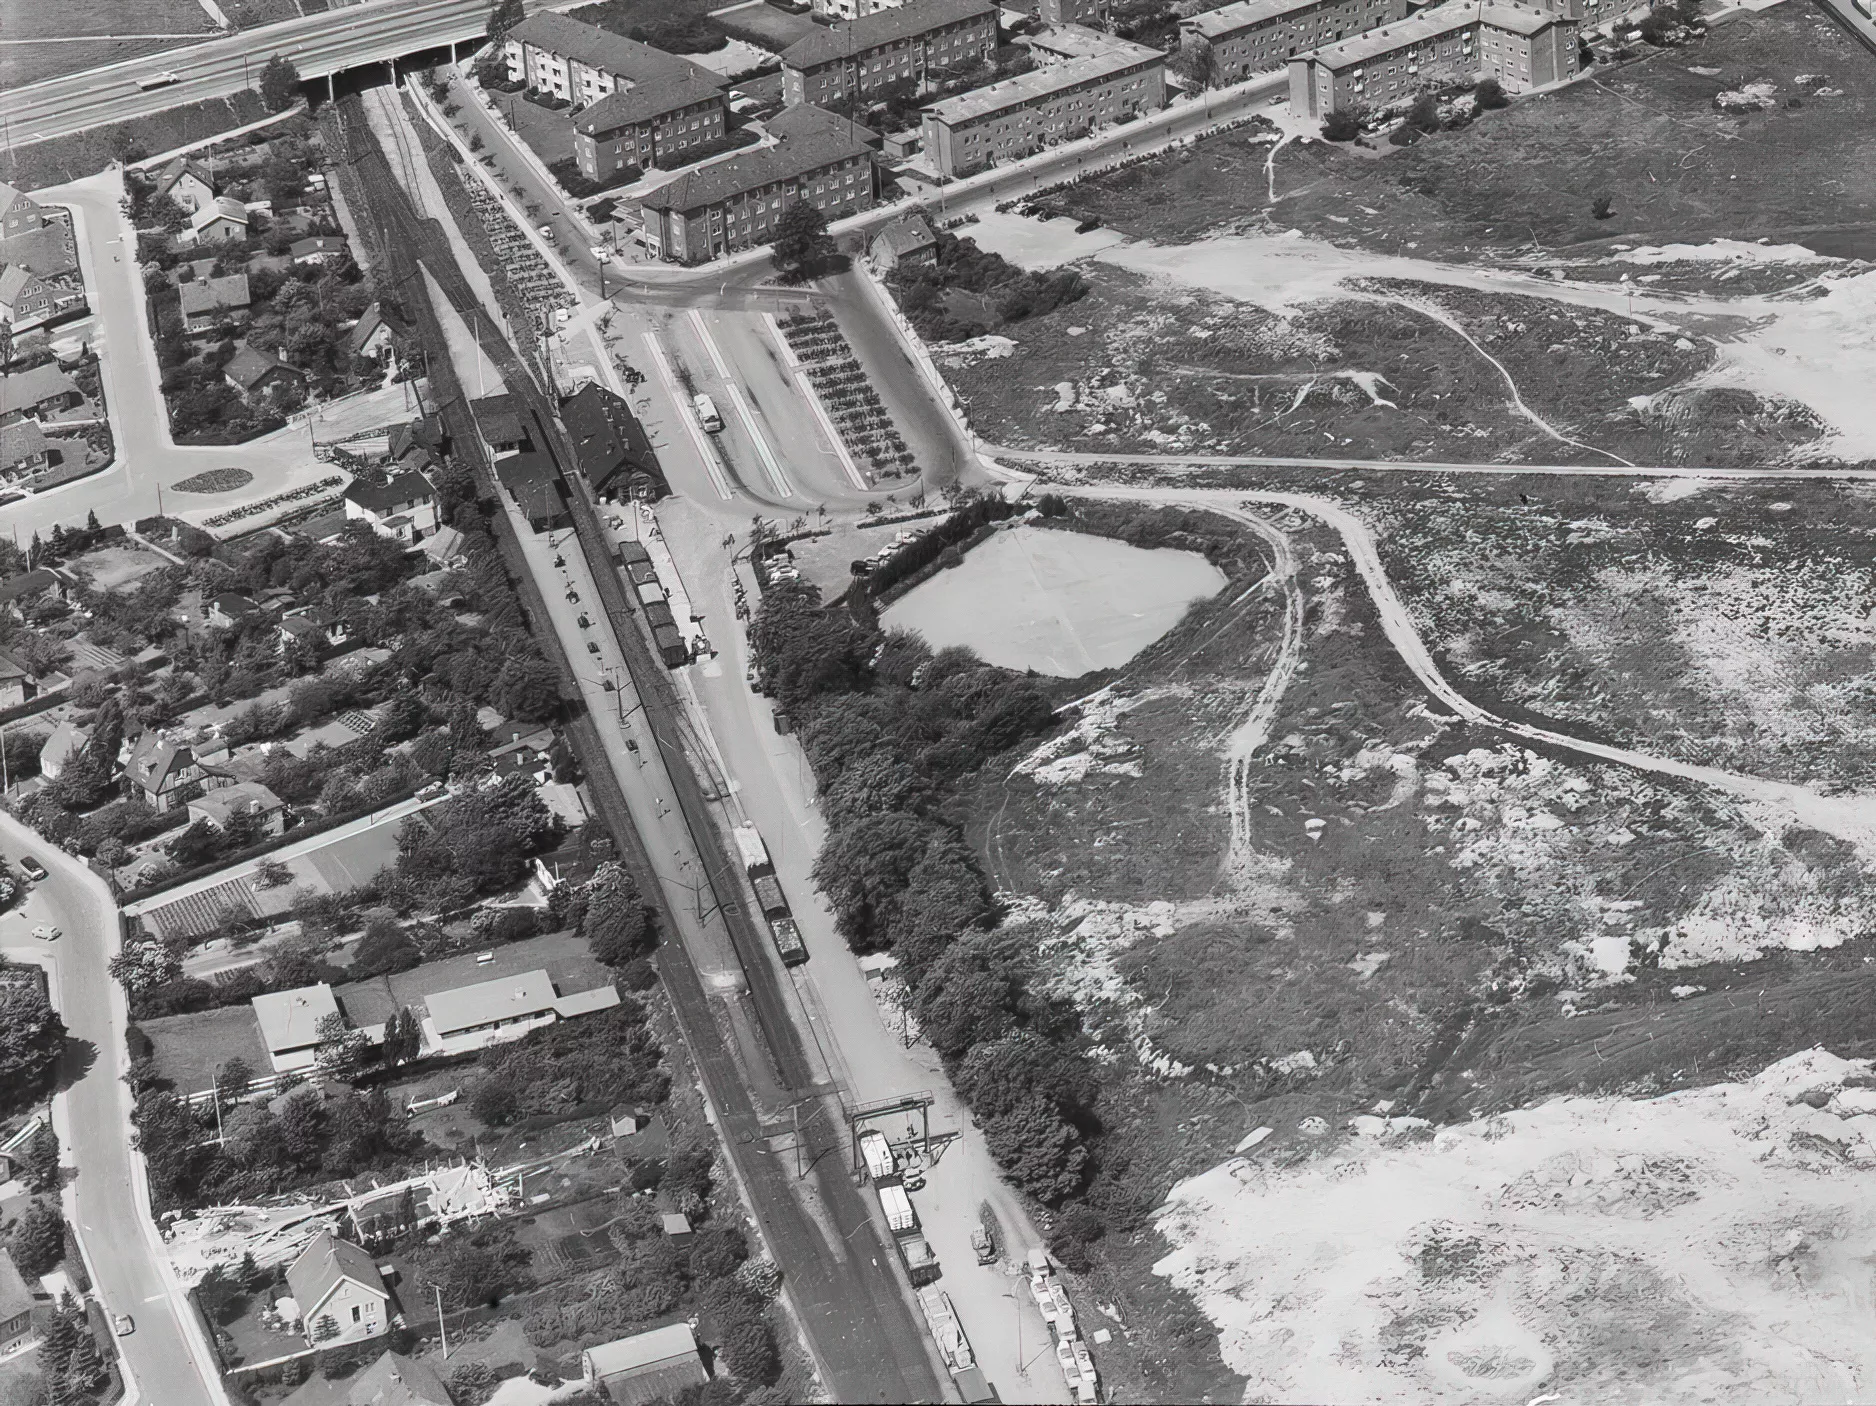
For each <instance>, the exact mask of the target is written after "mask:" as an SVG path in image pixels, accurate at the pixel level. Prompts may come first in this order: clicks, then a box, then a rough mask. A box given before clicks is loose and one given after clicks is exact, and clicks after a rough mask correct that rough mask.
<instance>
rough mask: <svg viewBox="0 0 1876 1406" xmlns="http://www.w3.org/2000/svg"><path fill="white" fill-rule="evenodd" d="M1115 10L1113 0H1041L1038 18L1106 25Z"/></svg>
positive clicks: (1043, 20)
mask: <svg viewBox="0 0 1876 1406" xmlns="http://www.w3.org/2000/svg"><path fill="white" fill-rule="evenodd" d="M1113 10H1114V6H1113V0H1040V4H1039V7H1038V9H1037V14H1036V18H1037V19H1039V20H1041V21H1042V22H1043V23H1044V24H1090V25H1104V24H1106V23H1107V22H1108V20H1109V18H1110V17H1111V16H1112V14H1113Z"/></svg>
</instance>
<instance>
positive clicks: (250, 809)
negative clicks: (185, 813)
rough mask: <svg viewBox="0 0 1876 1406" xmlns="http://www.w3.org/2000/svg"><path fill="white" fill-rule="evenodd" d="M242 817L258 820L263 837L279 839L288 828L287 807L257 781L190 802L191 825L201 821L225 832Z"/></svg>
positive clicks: (211, 793) (205, 795) (238, 784)
mask: <svg viewBox="0 0 1876 1406" xmlns="http://www.w3.org/2000/svg"><path fill="white" fill-rule="evenodd" d="M244 816H253V817H255V818H256V819H258V820H259V821H260V828H261V833H262V834H264V835H278V834H279V833H280V832H281V831H283V830H285V829H286V828H287V803H286V802H285V801H283V800H281V799H280V797H278V796H276V795H275V794H274V793H273V792H272V791H271V790H269V789H268V788H267V787H265V786H263V785H262V784H261V783H260V782H258V781H237V782H235V784H234V785H232V786H223V787H221V788H220V789H218V790H214V791H209V792H206V793H205V794H203V795H200V796H197V797H196V798H195V799H194V800H193V801H190V802H189V823H190V824H191V825H193V824H195V822H196V821H198V820H200V821H205V822H207V823H208V824H210V825H212V826H214V827H215V828H216V829H217V830H226V829H227V828H228V826H229V825H230V824H232V823H233V822H234V821H236V820H238V819H241V818H242V817H244Z"/></svg>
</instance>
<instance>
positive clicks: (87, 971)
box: [0, 812, 227, 1406]
mask: <svg viewBox="0 0 1876 1406" xmlns="http://www.w3.org/2000/svg"><path fill="white" fill-rule="evenodd" d="M0 852H4V854H5V856H6V858H7V859H8V860H10V861H17V860H18V859H19V857H20V855H22V854H28V853H30V854H32V855H34V856H35V857H36V858H38V859H39V861H40V862H41V863H43V864H44V865H45V866H46V869H47V871H48V877H47V878H46V879H45V880H44V881H43V882H42V883H40V884H39V885H38V886H37V887H36V888H34V889H33V891H32V893H31V895H30V897H28V898H27V899H26V900H25V901H24V902H23V903H22V904H21V905H20V907H19V908H18V909H15V910H13V911H11V912H9V913H8V914H6V915H5V916H4V917H0V932H4V934H5V939H4V940H5V941H6V943H7V945H9V946H16V947H17V946H21V945H25V944H29V943H31V942H32V941H33V939H32V938H31V937H29V936H27V933H28V932H29V930H30V928H31V927H32V926H33V925H35V924H38V923H49V924H53V925H56V926H57V927H60V928H63V929H64V932H65V935H64V937H63V938H61V939H60V940H59V941H58V942H56V943H53V944H50V945H41V946H42V954H43V955H42V957H41V960H46V959H48V958H49V960H46V965H47V966H48V968H49V970H50V973H51V977H52V988H53V992H54V999H55V1000H56V1002H57V1003H58V1006H59V1013H60V1016H61V1017H62V1018H63V1020H64V1021H65V1027H66V1030H67V1032H68V1037H67V1044H66V1049H67V1054H66V1067H65V1070H64V1078H65V1080H67V1081H69V1083H68V1084H67V1086H66V1087H64V1088H63V1090H62V1091H61V1092H60V1093H59V1095H58V1096H57V1097H56V1098H55V1099H54V1101H53V1126H54V1127H55V1128H57V1130H58V1134H59V1140H60V1144H61V1146H60V1151H61V1156H62V1159H63V1161H64V1162H65V1164H66V1165H68V1166H74V1165H75V1166H76V1168H77V1175H76V1177H75V1178H74V1179H73V1180H72V1181H71V1183H70V1185H69V1186H68V1188H67V1191H66V1198H65V1202H66V1204H65V1214H66V1216H67V1217H68V1218H69V1219H70V1220H71V1222H72V1225H73V1228H74V1229H75V1230H76V1232H77V1234H78V1239H79V1244H80V1246H81V1248H82V1249H83V1252H84V1256H85V1263H86V1265H87V1266H88V1267H89V1269H90V1272H91V1279H92V1287H93V1293H94V1294H95V1296H96V1297H97V1298H98V1299H99V1301H100V1302H102V1303H103V1305H104V1307H105V1309H106V1311H107V1312H110V1313H127V1314H129V1315H130V1316H131V1317H132V1318H133V1319H134V1320H135V1323H136V1331H135V1332H134V1333H132V1334H131V1335H130V1336H129V1337H126V1338H119V1339H118V1340H117V1346H118V1349H119V1351H120V1352H121V1353H122V1355H123V1363H124V1365H125V1366H126V1367H127V1368H128V1374H129V1377H130V1387H129V1393H128V1396H127V1400H130V1401H136V1400H143V1401H157V1402H161V1403H162V1406H220V1403H222V1402H225V1401H226V1400H227V1398H226V1396H225V1395H224V1393H223V1392H222V1389H221V1381H220V1377H219V1376H218V1374H217V1373H216V1370H215V1366H214V1362H215V1358H214V1354H213V1352H212V1350H211V1349H210V1347H209V1345H208V1343H207V1342H206V1341H205V1340H204V1338H203V1337H202V1334H201V1332H200V1329H199V1328H198V1326H197V1321H196V1319H195V1317H194V1315H193V1314H192V1313H190V1312H189V1310H188V1309H187V1308H186V1307H185V1306H184V1304H183V1300H182V1296H181V1294H180V1293H179V1292H178V1291H177V1289H176V1286H175V1282H174V1280H173V1279H172V1278H171V1276H170V1273H169V1267H168V1262H167V1257H166V1255H165V1254H164V1251H163V1248H162V1242H161V1241H160V1240H159V1239H158V1237H157V1233H156V1227H155V1225H154V1224H153V1223H152V1222H151V1220H150V1218H149V1214H148V1208H149V1187H148V1184H147V1182H146V1180H145V1177H144V1171H143V1159H142V1158H141V1157H139V1156H138V1155H137V1154H136V1152H135V1151H134V1150H133V1149H132V1148H131V1145H130V1141H131V1128H130V1104H131V1099H130V1089H129V1086H128V1085H126V1084H125V1083H124V1075H125V1074H126V1073H127V1072H128V1069H129V1064H130V1059H129V1052H128V1050H127V1048H126V1046H125V1044H124V1027H125V1025H126V1024H127V1023H128V1020H129V1015H128V1012H127V1011H126V1009H125V1001H124V993H123V989H122V988H121V987H120V986H118V984H117V983H116V982H115V981H113V980H112V979H111V974H110V971H109V963H110V960H111V958H112V957H113V956H114V955H115V954H116V952H117V950H118V945H119V926H118V913H117V905H116V904H115V903H114V902H112V900H111V896H110V893H109V891H108V890H107V889H106V888H105V886H104V882H103V880H101V879H99V878H98V877H97V876H96V875H95V874H93V873H92V872H91V871H90V870H89V869H87V868H86V867H85V866H84V864H83V863H82V862H80V861H79V860H77V859H74V858H72V857H71V856H70V855H67V854H65V853H63V852H61V851H60V850H58V849H56V848H54V847H53V846H51V845H48V844H46V843H45V842H44V841H43V840H41V839H40V838H39V837H38V836H37V835H35V834H34V833H33V832H32V831H31V830H29V829H27V828H26V827H25V826H24V825H21V824H20V823H19V822H18V821H17V820H15V819H14V818H13V817H12V816H10V815H7V814H5V813H4V812H0Z"/></svg>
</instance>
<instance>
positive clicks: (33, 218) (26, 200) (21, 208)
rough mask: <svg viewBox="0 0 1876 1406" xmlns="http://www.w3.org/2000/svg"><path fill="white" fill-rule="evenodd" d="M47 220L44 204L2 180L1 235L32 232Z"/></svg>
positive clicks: (7, 235)
mask: <svg viewBox="0 0 1876 1406" xmlns="http://www.w3.org/2000/svg"><path fill="white" fill-rule="evenodd" d="M45 222H46V211H45V207H44V206H43V205H41V204H40V203H39V202H38V201H37V200H34V199H33V198H32V197H31V196H30V195H28V194H27V193H26V192H25V191H23V190H19V189H16V188H15V187H13V186H10V185H8V184H7V183H6V182H5V181H0V237H4V238H7V239H11V238H12V237H13V236H14V235H16V234H30V233H32V231H34V230H36V229H38V228H39V227H40V226H41V225H43V224H44V223H45Z"/></svg>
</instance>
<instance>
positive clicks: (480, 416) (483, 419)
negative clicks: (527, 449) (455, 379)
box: [469, 393, 528, 450]
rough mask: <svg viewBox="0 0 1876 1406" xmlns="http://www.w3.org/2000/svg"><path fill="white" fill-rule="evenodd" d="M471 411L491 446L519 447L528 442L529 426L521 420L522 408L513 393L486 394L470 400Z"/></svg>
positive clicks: (483, 436) (477, 425)
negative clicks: (480, 397)
mask: <svg viewBox="0 0 1876 1406" xmlns="http://www.w3.org/2000/svg"><path fill="white" fill-rule="evenodd" d="M469 413H470V414H471V415H473V416H474V417H475V422H476V428H477V429H478V430H480V431H481V432H482V438H483V439H484V440H486V441H487V442H488V445H489V448H491V449H495V450H502V449H518V448H520V447H521V446H522V445H524V444H526V443H528V431H527V426H526V425H525V424H523V423H522V420H521V408H520V406H519V405H517V404H516V402H515V398H514V397H513V396H512V395H508V394H506V393H503V394H501V395H485V396H483V397H482V399H480V400H472V401H470V402H469Z"/></svg>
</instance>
